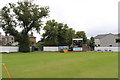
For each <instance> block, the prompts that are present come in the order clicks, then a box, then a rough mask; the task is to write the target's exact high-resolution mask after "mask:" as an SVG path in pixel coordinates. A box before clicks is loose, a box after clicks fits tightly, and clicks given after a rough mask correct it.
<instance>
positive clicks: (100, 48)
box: [95, 47, 120, 52]
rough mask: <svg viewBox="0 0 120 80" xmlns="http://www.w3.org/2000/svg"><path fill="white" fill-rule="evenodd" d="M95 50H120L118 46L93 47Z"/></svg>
mask: <svg viewBox="0 0 120 80" xmlns="http://www.w3.org/2000/svg"><path fill="white" fill-rule="evenodd" d="M95 51H103V52H105V51H111V52H120V47H95Z"/></svg>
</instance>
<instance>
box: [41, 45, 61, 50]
mask: <svg viewBox="0 0 120 80" xmlns="http://www.w3.org/2000/svg"><path fill="white" fill-rule="evenodd" d="M43 51H59V49H58V46H44V47H43Z"/></svg>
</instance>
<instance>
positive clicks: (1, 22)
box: [0, 0, 49, 52]
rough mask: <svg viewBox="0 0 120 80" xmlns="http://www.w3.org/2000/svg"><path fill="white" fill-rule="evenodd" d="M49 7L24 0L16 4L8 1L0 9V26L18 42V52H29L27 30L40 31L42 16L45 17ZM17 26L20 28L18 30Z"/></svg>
mask: <svg viewBox="0 0 120 80" xmlns="http://www.w3.org/2000/svg"><path fill="white" fill-rule="evenodd" d="M48 13H49V8H48V7H47V6H45V7H39V5H36V4H34V3H32V2H31V1H28V0H25V1H20V2H17V4H14V3H9V4H8V5H7V6H4V7H3V8H2V9H1V11H0V27H1V28H2V29H3V30H4V31H5V33H8V34H10V35H12V36H14V38H15V40H16V41H18V42H19V51H20V52H29V51H30V43H29V36H28V32H29V31H32V30H36V31H37V32H39V31H40V28H41V26H42V18H44V17H47V16H48ZM17 27H19V28H21V29H22V30H21V31H20V30H19V29H18V28H17Z"/></svg>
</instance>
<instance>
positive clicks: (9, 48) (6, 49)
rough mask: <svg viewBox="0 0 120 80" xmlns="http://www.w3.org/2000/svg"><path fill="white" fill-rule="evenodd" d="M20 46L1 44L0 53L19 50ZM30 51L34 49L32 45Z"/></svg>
mask: <svg viewBox="0 0 120 80" xmlns="http://www.w3.org/2000/svg"><path fill="white" fill-rule="evenodd" d="M18 51H19V48H18V47H17V46H0V53H4V52H6V53H9V52H18ZM30 51H32V47H30Z"/></svg>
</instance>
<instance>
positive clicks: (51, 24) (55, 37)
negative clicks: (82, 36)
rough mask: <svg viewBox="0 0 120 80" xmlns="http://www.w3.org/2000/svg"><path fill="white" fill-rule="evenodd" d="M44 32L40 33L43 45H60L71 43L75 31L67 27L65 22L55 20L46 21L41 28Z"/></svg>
mask: <svg viewBox="0 0 120 80" xmlns="http://www.w3.org/2000/svg"><path fill="white" fill-rule="evenodd" d="M43 29H44V30H45V33H44V34H43V35H42V36H43V38H42V41H44V42H45V45H52V46H58V45H59V46H60V45H61V46H62V45H71V43H72V38H73V36H74V35H75V31H74V30H73V29H72V28H69V27H68V25H67V24H63V23H58V22H56V21H55V20H49V21H47V23H46V25H45V26H44V28H43Z"/></svg>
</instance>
